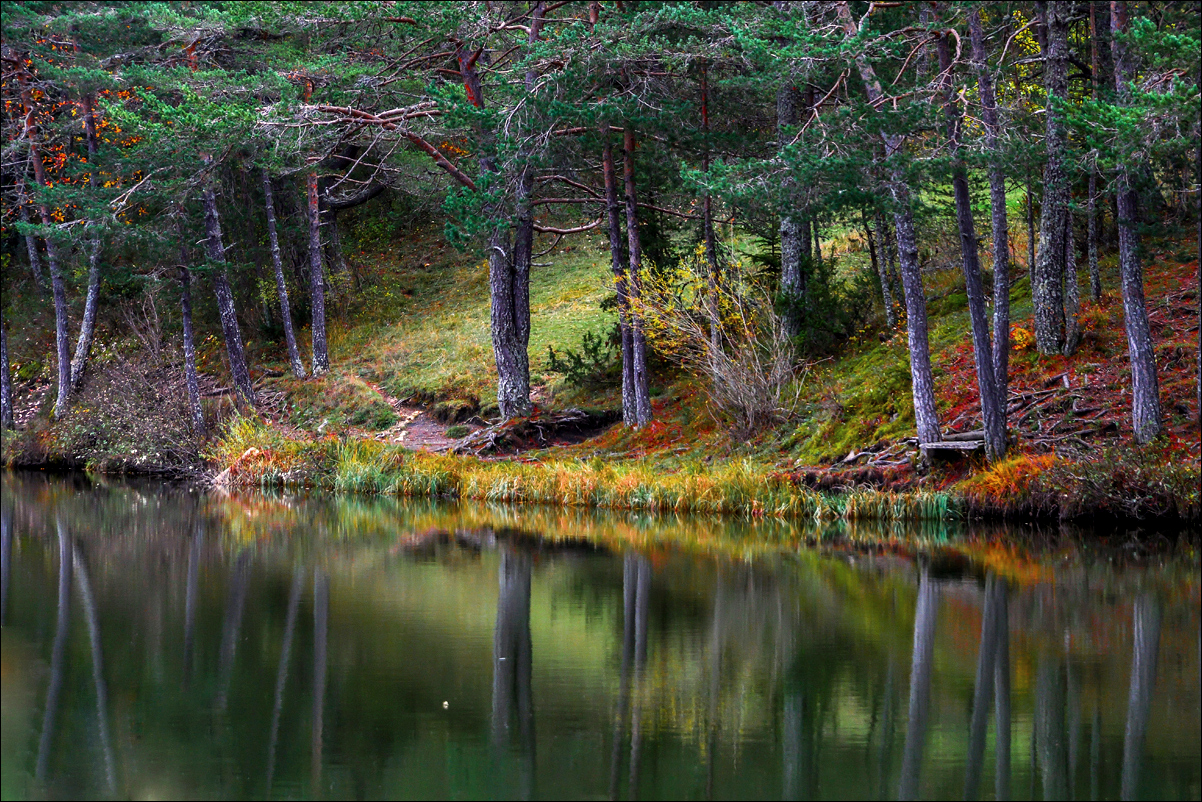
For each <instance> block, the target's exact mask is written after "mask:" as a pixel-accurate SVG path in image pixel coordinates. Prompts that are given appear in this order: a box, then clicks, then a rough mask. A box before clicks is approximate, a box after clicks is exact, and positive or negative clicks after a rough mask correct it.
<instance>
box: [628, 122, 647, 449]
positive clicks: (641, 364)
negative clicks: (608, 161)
mask: <svg viewBox="0 0 1202 802" xmlns="http://www.w3.org/2000/svg"><path fill="white" fill-rule="evenodd" d="M624 129H625V130H624V131H623V133H622V149H623V152H624V155H625V159H624V163H623V167H622V176H623V179H624V181H625V185H626V248H627V255H628V258H629V259H630V271H629V277H630V286H629V290H628V292H629V294H630V296H631V298H633V299H635V306H636V307H637V301H638V297H639V290H640V283H641V281H642V279H641V271H642V261H643V245H642V240H641V239H640V238H639V205H638V195H637V193H636V191H635V181H634V147H635V141H634V128H633V126H632V125H631V124H630V122H629V121H628V122H627V123H626V125H625V126H624ZM630 324H631V325H630V329H631V344H632V348H631V350H632V352H633V355H634V368H633V376H632V379H633V382H634V401H635V426H645V425H646V424H648V423H650V422H651V391H650V388H649V382H648V376H647V340H646V337H645V336H644V335H643V325H642V316H641V315H640V314H639V313H638V312H637V311H635V313H634V314H633V315H631V320H630Z"/></svg>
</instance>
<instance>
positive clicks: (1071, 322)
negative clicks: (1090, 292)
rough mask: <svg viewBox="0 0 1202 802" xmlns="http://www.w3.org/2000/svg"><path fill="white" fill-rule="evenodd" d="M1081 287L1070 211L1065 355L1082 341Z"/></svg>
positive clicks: (1066, 229) (1066, 246)
mask: <svg viewBox="0 0 1202 802" xmlns="http://www.w3.org/2000/svg"><path fill="white" fill-rule="evenodd" d="M1080 312H1081V288H1080V286H1079V285H1078V283H1077V240H1076V237H1075V236H1074V232H1073V217H1072V214H1071V213H1070V214H1069V216H1068V223H1067V224H1066V225H1065V226H1064V351H1063V353H1064V355H1065V356H1072V355H1073V353H1074V352H1076V350H1077V346H1078V345H1079V344H1080V343H1081V323H1080V321H1079V320H1078V319H1077V317H1078V315H1079V314H1080Z"/></svg>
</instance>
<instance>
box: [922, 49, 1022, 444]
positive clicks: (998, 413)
mask: <svg viewBox="0 0 1202 802" xmlns="http://www.w3.org/2000/svg"><path fill="white" fill-rule="evenodd" d="M938 49H939V67H940V71H941V72H942V74H943V76H944V77H943V82H944V87H943V108H944V114H945V115H946V117H947V138H948V141H949V142H950V143H951V149H952V158H953V165H952V189H953V191H954V193H955V197H956V224H957V226H958V228H959V229H960V260H961V266H962V267H963V270H964V286H965V289H966V291H967V293H968V311H969V319H970V320H971V324H972V350H973V357H974V360H975V362H976V368H977V387H978V390H979V393H980V397H981V419H982V421H983V422H984V425H985V454H986V456H987V458H988V459H989V460H991V461H996V460H999V459H1001V458H1002V457H1004V456H1005V454H1006V423H1005V419H1004V417H1003V412H1002V410H1004V409H1005V406H1006V404H1005V399H1004V398H1002V397H1001V396H1000V395H999V393H998V387H997V381H996V377H995V375H994V367H993V347H992V344H991V343H990V339H989V318H988V316H987V314H986V312H985V290H984V288H983V287H982V285H981V265H980V262H979V258H978V255H977V233H976V227H975V224H974V222H973V219H972V200H971V198H970V197H969V192H968V168H967V166H966V165H965V163H964V159H963V157H962V156H961V154H960V127H961V124H962V120H961V116H960V111H959V109H958V107H957V106H956V100H955V95H954V93H953V87H952V80H951V71H952V67H953V65H952V51H951V43H950V42H949V41H948V37H947V36H946V35H944V36H941V37H939V46H938Z"/></svg>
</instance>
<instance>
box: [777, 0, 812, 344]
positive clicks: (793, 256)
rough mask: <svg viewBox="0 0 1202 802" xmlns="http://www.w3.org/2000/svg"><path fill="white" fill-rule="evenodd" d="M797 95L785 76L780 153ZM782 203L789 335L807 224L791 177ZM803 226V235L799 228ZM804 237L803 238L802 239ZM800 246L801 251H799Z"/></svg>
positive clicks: (794, 329) (797, 305) (796, 330)
mask: <svg viewBox="0 0 1202 802" xmlns="http://www.w3.org/2000/svg"><path fill="white" fill-rule="evenodd" d="M775 5H776V8H777V10H778V11H782V12H787V9H788V6H789V5H790V4H789V3H787V2H783V0H777V2H776V4H775ZM799 104H800V97H799V95H798V91H797V87H795V86H794V85H793V81H792V76H787V77H786V80H784V81H783V83H782V84H781V86H780V87H779V88H778V89H777V90H776V139H777V142H778V145H779V150H780V151H782V152H783V150H784V144H785V142H786V141H787V140H786V139H785V137H787V136H788V131H789V129H791V128H794V127H796V126H797V118H798V108H797V107H798V105H799ZM782 189H783V190H784V192H783V199H784V200H783V203H784V207H783V208H782V209H781V215H780V294H781V296H782V300H783V301H784V314H783V315H782V322H783V324H784V329H785V332H786V333H787V334H788V335H789V336H790V337H797V336H798V335H800V334H801V331H802V326H803V317H804V314H803V305H804V295H805V275H804V271H805V266H804V264H803V261H805V260H808V259H809V257H810V254H809V250H810V243H809V239H810V224H809V221H808V220H806V219H805V217H804V216H802V203H801V198H800V197H799V193H798V192H797V187H796V186H795V182H794V181H793V179H792V178H789V177H786V178H785V179H784V181H783V182H782ZM803 228H804V235H803V232H802V229H803ZM803 240H804V241H803ZM803 245H804V250H803Z"/></svg>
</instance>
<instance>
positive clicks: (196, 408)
mask: <svg viewBox="0 0 1202 802" xmlns="http://www.w3.org/2000/svg"><path fill="white" fill-rule="evenodd" d="M181 250H182V249H181ZM180 256H181V259H180V266H179V290H180V292H179V307H180V316H181V317H182V318H183V323H184V383H185V384H186V385H187V386H188V409H189V411H191V413H192V431H194V432H195V433H196V434H197V435H198V436H199V435H201V434H203V433H204V427H205V419H204V411H203V410H202V409H201V406H200V383H199V382H198V381H197V379H196V336H195V335H194V334H193V332H192V271H190V270H189V269H188V267H187V265H188V261H187V254H186V253H181V254H180Z"/></svg>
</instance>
